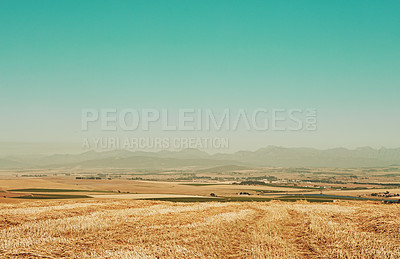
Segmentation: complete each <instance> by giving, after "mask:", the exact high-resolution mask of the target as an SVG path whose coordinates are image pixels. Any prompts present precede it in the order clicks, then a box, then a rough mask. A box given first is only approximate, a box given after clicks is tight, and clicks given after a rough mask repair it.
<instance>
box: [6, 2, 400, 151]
mask: <svg viewBox="0 0 400 259" xmlns="http://www.w3.org/2000/svg"><path fill="white" fill-rule="evenodd" d="M399 14H400V1H397V0H394V1H389V0H386V1H44V0H41V1H31V0H30V1H22V0H20V1H11V0H3V1H1V2H0V116H1V122H0V141H22V142H23V141H34V142H35V141H39V142H40V141H47V142H54V141H61V142H66V141H70V142H79V141H80V140H81V134H79V130H80V112H81V109H82V108H109V107H117V108H188V107H189V108H191V107H195V108H200V107H203V108H213V109H221V108H223V107H231V108H238V107H243V108H248V109H252V108H254V107H266V108H271V109H272V108H306V107H312V108H316V109H317V110H318V114H319V117H318V119H319V129H318V131H317V132H314V133H296V134H291V133H285V132H281V133H279V134H278V133H270V134H269V135H268V136H264V135H260V134H259V133H257V134H255V133H245V132H241V133H237V134H236V135H234V136H232V138H233V139H234V140H235V141H236V142H234V143H235V145H236V146H235V147H234V148H237V149H241V148H256V147H260V146H265V145H268V144H274V145H284V146H312V147H320V148H326V147H333V146H344V147H356V146H367V145H370V146H375V147H380V146H386V147H395V146H400V138H399V136H398V132H400V102H399V97H400V47H399V46H400V15H399Z"/></svg>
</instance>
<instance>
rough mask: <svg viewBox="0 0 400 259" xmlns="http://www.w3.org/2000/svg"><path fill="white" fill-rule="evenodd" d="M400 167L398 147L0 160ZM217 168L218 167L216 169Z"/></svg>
mask: <svg viewBox="0 0 400 259" xmlns="http://www.w3.org/2000/svg"><path fill="white" fill-rule="evenodd" d="M396 164H397V165H399V164H400V148H393V149H389V148H380V149H373V148H371V147H361V148H356V149H346V148H334V149H326V150H319V149H313V148H285V147H277V146H268V147H266V148H261V149H259V150H256V151H239V152H235V153H219V154H214V155H210V154H208V153H206V152H203V151H200V150H197V149H184V150H181V151H168V150H165V151H160V152H143V151H137V152H131V151H128V150H113V151H105V152H96V151H88V152H85V153H81V154H77V155H71V154H55V155H50V156H40V157H38V156H30V157H29V156H21V157H17V156H13V157H5V158H3V159H0V168H3V169H4V168H28V167H31V168H33V167H38V168H47V167H76V166H80V167H95V168H100V167H104V168H110V167H117V168H173V167H182V166H196V167H200V168H207V167H216V168H214V169H213V170H225V169H224V167H229V166H231V167H232V166H233V167H232V168H231V169H230V170H242V169H234V166H239V167H240V168H243V167H247V168H251V167H267V166H274V167H343V168H349V167H383V166H390V165H396ZM218 167H220V168H218Z"/></svg>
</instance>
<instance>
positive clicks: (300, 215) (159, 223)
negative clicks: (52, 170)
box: [0, 199, 400, 258]
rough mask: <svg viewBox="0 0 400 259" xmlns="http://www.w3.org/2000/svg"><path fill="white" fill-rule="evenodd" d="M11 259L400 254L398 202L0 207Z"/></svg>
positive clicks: (0, 248) (1, 248) (3, 244)
mask: <svg viewBox="0 0 400 259" xmlns="http://www.w3.org/2000/svg"><path fill="white" fill-rule="evenodd" d="M0 215H1V216H0V236H1V237H2V238H1V239H0V255H1V257H7V258H17V257H26V258H39V257H40V258H52V257H67V258H99V257H100V258H156V257H160V258H192V257H197V258H217V257H218V258H309V257H318V258H319V257H324V258H349V257H350V258H360V257H374V258H399V257H400V221H399V220H398V219H399V218H400V206H399V205H397V204H393V205H383V204H373V203H365V202H338V203H329V204H328V203H307V202H296V203H285V202H262V203H252V202H240V203H237V202H231V203H218V202H207V203H170V202H162V201H139V200H120V199H118V200H107V199H104V200H103V199H100V200H98V199H88V200H53V201H52V200H47V201H24V202H20V203H14V204H6V203H3V204H0Z"/></svg>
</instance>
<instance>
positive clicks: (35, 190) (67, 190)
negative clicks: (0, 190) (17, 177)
mask: <svg viewBox="0 0 400 259" xmlns="http://www.w3.org/2000/svg"><path fill="white" fill-rule="evenodd" d="M8 191H10V192H105V193H110V192H111V191H94V190H74V189H41V188H29V189H13V190H8Z"/></svg>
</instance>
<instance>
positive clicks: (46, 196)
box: [15, 194, 91, 200]
mask: <svg viewBox="0 0 400 259" xmlns="http://www.w3.org/2000/svg"><path fill="white" fill-rule="evenodd" d="M15 198H16V199H33V200H42V199H84V198H91V197H90V196H87V195H73V194H32V195H25V196H19V197H15Z"/></svg>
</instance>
